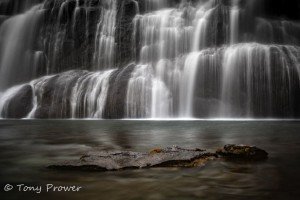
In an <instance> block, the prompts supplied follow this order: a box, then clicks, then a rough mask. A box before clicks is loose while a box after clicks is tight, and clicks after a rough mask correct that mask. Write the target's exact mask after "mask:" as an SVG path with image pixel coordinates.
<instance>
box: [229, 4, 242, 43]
mask: <svg viewBox="0 0 300 200" xmlns="http://www.w3.org/2000/svg"><path fill="white" fill-rule="evenodd" d="M232 4H233V5H232V8H231V11H230V43H231V44H234V43H237V42H238V37H239V35H238V33H239V30H238V28H239V14H240V10H239V6H238V4H239V0H233V2H232Z"/></svg>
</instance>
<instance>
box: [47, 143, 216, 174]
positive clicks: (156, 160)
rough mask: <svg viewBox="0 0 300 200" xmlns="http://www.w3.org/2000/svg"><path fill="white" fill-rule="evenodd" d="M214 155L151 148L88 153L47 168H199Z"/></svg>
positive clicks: (196, 150) (185, 150)
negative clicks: (143, 150) (133, 150)
mask: <svg viewBox="0 0 300 200" xmlns="http://www.w3.org/2000/svg"><path fill="white" fill-rule="evenodd" d="M215 158H216V154H214V153H209V152H207V151H205V150H201V149H185V148H181V147H177V146H173V147H168V148H165V149H154V150H151V151H150V152H149V153H141V152H131V151H112V152H107V151H103V152H90V153H88V154H86V155H83V156H82V157H81V158H80V159H79V160H74V161H66V162H64V163H61V164H57V165H51V166H49V168H52V169H66V170H92V171H111V170H123V169H138V168H150V167H151V168H152V167H196V166H203V165H204V164H205V163H206V162H208V161H209V160H213V159H215Z"/></svg>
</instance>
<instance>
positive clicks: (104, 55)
mask: <svg viewBox="0 0 300 200" xmlns="http://www.w3.org/2000/svg"><path fill="white" fill-rule="evenodd" d="M103 4H104V8H103V9H102V12H101V15H102V16H101V17H100V20H99V23H98V25H97V32H96V40H95V53H94V65H95V69H103V68H111V67H113V66H114V64H115V62H114V60H115V22H116V15H117V9H116V6H117V3H116V0H105V1H104V3H103Z"/></svg>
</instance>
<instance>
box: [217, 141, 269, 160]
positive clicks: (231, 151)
mask: <svg viewBox="0 0 300 200" xmlns="http://www.w3.org/2000/svg"><path fill="white" fill-rule="evenodd" d="M216 154H218V155H220V156H222V157H224V158H225V159H230V160H249V161H251V160H265V159H267V158H268V153H267V152H266V151H265V150H262V149H259V148H257V147H256V146H247V145H235V144H228V145H225V146H224V147H223V148H222V149H218V150H217V152H216Z"/></svg>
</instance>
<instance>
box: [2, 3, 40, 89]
mask: <svg viewBox="0 0 300 200" xmlns="http://www.w3.org/2000/svg"><path fill="white" fill-rule="evenodd" d="M40 7H41V5H36V6H34V7H33V8H31V9H30V10H29V11H27V12H25V13H24V14H20V15H16V16H13V17H11V18H9V19H7V20H6V21H4V22H3V24H2V25H1V27H0V35H1V39H0V90H3V89H6V88H7V87H9V86H11V85H13V84H15V83H18V82H23V81H28V80H30V79H32V78H34V77H35V76H36V71H37V69H36V67H38V66H36V63H38V60H39V59H40V54H39V52H38V51H35V50H34V41H35V35H36V29H37V26H38V23H39V20H40V18H41V16H42V13H41V11H40Z"/></svg>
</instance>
